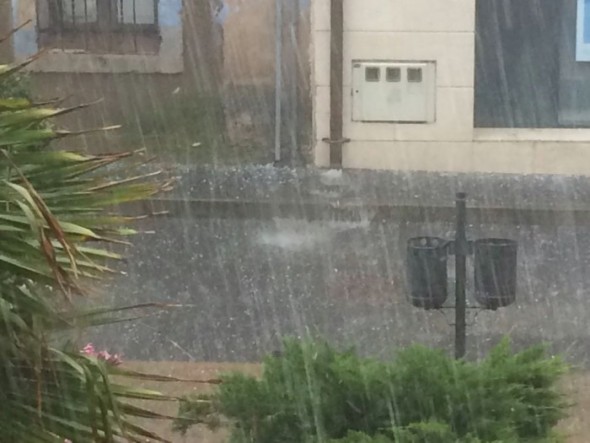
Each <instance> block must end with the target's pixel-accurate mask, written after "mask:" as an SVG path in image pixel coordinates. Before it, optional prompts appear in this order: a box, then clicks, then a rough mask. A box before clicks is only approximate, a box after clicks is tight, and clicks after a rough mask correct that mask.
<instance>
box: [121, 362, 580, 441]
mask: <svg viewBox="0 0 590 443" xmlns="http://www.w3.org/2000/svg"><path fill="white" fill-rule="evenodd" d="M127 365H128V367H129V368H131V369H134V370H137V371H141V372H146V373H151V374H159V375H167V376H171V377H177V378H184V379H192V380H210V379H215V378H217V377H218V376H219V375H220V374H221V373H225V372H230V371H242V372H244V373H247V374H252V375H255V374H257V373H258V372H259V370H260V367H259V366H258V365H256V364H228V363H183V362H129V363H127ZM143 386H144V387H147V388H150V389H155V390H157V391H159V392H163V393H166V394H168V395H171V396H181V395H187V394H191V393H203V392H206V391H207V390H210V389H212V388H213V387H212V386H211V385H203V384H196V383H153V382H146V383H144V384H143ZM563 389H564V392H565V393H566V394H567V395H568V398H569V399H571V402H572V403H573V408H572V410H571V414H570V418H568V419H567V420H564V422H563V423H562V424H561V425H560V430H561V432H563V433H564V434H565V435H567V437H568V438H567V442H568V443H586V442H588V441H590V420H588V419H587V417H588V414H590V373H586V372H584V373H581V372H576V373H573V374H571V375H569V376H568V377H567V378H566V379H565V380H564V382H563ZM150 407H151V408H153V409H155V410H157V411H158V412H160V413H162V414H165V415H170V416H175V415H176V412H177V405H176V404H175V403H166V404H156V405H150ZM149 428H150V429H152V430H154V431H156V432H157V433H158V434H160V435H162V436H163V437H165V438H167V439H169V440H171V441H172V442H174V443H194V442H198V443H224V442H225V435H224V434H223V433H222V432H217V433H212V432H210V431H208V430H207V429H204V428H200V427H197V428H193V429H191V430H190V431H189V433H188V434H187V435H186V436H181V435H179V434H176V433H173V432H172V431H171V428H170V422H169V421H165V420H163V421H161V422H159V423H153V422H152V423H149ZM277 443H279V442H277Z"/></svg>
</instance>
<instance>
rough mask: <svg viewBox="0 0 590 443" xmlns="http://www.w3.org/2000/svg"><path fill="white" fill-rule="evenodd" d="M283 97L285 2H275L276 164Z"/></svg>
mask: <svg viewBox="0 0 590 443" xmlns="http://www.w3.org/2000/svg"><path fill="white" fill-rule="evenodd" d="M282 96H283V0H275V162H280V161H281V126H282V123H283V122H282V115H281V99H282Z"/></svg>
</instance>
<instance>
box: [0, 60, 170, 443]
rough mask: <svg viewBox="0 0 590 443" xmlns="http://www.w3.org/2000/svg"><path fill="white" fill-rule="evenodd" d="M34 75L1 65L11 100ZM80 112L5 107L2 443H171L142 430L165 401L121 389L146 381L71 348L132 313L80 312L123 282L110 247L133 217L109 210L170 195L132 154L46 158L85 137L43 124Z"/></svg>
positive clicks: (0, 178)
mask: <svg viewBox="0 0 590 443" xmlns="http://www.w3.org/2000/svg"><path fill="white" fill-rule="evenodd" d="M22 66H23V65H20V66H0V91H2V92H3V93H2V94H0V96H2V97H6V96H7V95H8V93H7V88H10V87H13V84H12V83H11V81H10V80H9V81H8V85H6V84H5V81H7V79H10V78H11V76H13V75H15V74H17V73H18V72H19V70H20V69H21V68H22ZM75 110H76V108H72V109H58V108H54V107H52V106H50V105H36V104H34V103H32V102H31V101H30V100H28V99H27V98H25V97H21V98H15V97H12V98H2V99H0V404H1V405H2V407H1V408H0V441H6V442H27V443H28V442H32V443H36V442H39V443H45V442H60V443H63V442H64V440H65V439H69V440H71V441H74V442H76V443H83V442H96V441H101V442H116V441H123V440H125V441H132V442H133V441H145V438H146V437H147V438H151V439H152V441H154V440H155V441H161V440H160V439H159V438H158V436H156V435H154V434H152V433H151V432H149V431H148V430H146V429H143V428H141V427H139V426H137V425H136V424H135V423H134V417H144V418H145V417H147V418H150V417H157V415H156V414H154V413H152V412H150V411H147V410H144V409H141V408H139V407H138V406H136V405H135V404H134V403H133V401H134V400H136V399H161V400H163V399H165V398H164V397H163V396H161V395H160V394H158V393H155V392H150V391H147V390H142V389H135V388H132V387H130V386H127V385H124V384H121V382H119V383H115V382H113V380H112V378H111V376H112V375H120V376H122V377H138V376H140V374H135V373H132V372H130V371H126V370H125V369H123V368H122V367H118V366H115V365H113V364H112V363H113V362H115V363H116V361H111V360H110V359H109V360H108V361H107V360H106V359H104V358H99V357H100V356H98V357H97V356H96V355H92V354H87V353H86V354H85V353H81V352H80V351H79V350H78V348H77V347H75V346H72V345H63V343H62V342H63V337H64V335H65V336H67V333H68V331H72V330H73V329H75V328H78V327H82V326H88V325H97V324H105V323H108V322H113V321H120V320H122V318H120V317H121V316H124V315H126V314H125V313H126V312H129V311H130V310H131V309H132V307H130V308H121V309H119V310H116V309H93V310H89V309H86V310H80V309H79V308H77V307H76V304H75V303H74V302H75V300H74V299H75V298H79V297H81V296H84V295H85V294H87V293H88V284H89V283H92V282H95V281H98V279H100V278H102V277H104V276H106V275H110V274H114V272H115V271H114V270H113V269H112V268H111V267H110V266H109V263H108V262H109V261H111V260H117V259H119V258H120V256H119V255H118V254H116V253H114V252H112V251H111V250H110V247H109V246H108V245H106V243H111V244H112V243H117V242H122V241H123V240H124V237H126V236H127V235H130V234H132V233H133V231H132V230H130V229H128V228H127V225H128V223H129V222H130V221H131V220H132V218H130V217H124V216H121V215H117V214H114V213H111V212H107V209H108V208H111V207H113V206H114V205H118V204H121V203H125V202H132V201H137V200H139V199H143V198H146V197H149V196H151V195H153V194H154V193H157V192H159V191H160V190H162V188H163V187H166V186H167V183H156V182H153V181H152V180H151V177H152V176H154V175H155V173H154V174H148V175H146V174H144V173H141V172H138V168H139V167H140V166H141V163H143V161H142V162H133V161H132V159H133V155H132V154H131V153H124V154H107V155H99V156H93V155H87V154H81V153H76V152H64V151H52V150H49V149H45V147H46V146H47V144H48V143H49V142H51V141H53V140H56V139H60V138H63V137H70V136H73V135H75V134H71V133H68V132H66V131H59V130H57V129H54V128H53V127H52V126H50V125H43V123H44V122H46V121H47V120H48V119H50V118H52V117H55V116H58V115H61V114H64V113H67V112H73V111H75ZM101 244H102V246H101ZM117 313H119V314H121V315H119V316H116V315H115V314H117Z"/></svg>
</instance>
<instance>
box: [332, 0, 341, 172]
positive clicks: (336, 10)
mask: <svg viewBox="0 0 590 443" xmlns="http://www.w3.org/2000/svg"><path fill="white" fill-rule="evenodd" d="M343 1H344V0H331V2H330V6H331V10H330V167H332V168H341V167H342V143H343V127H342V126H343V122H342V115H343V112H342V107H343V96H344V93H343V88H344V85H343V76H344V62H343V53H344V50H343V48H344V5H343Z"/></svg>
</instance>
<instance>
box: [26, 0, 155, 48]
mask: <svg viewBox="0 0 590 443" xmlns="http://www.w3.org/2000/svg"><path fill="white" fill-rule="evenodd" d="M37 26H38V30H39V43H40V46H41V47H43V48H52V49H63V50H79V51H86V52H91V53H107V54H154V53H157V52H158V50H159V47H160V33H159V26H158V0H37Z"/></svg>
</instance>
